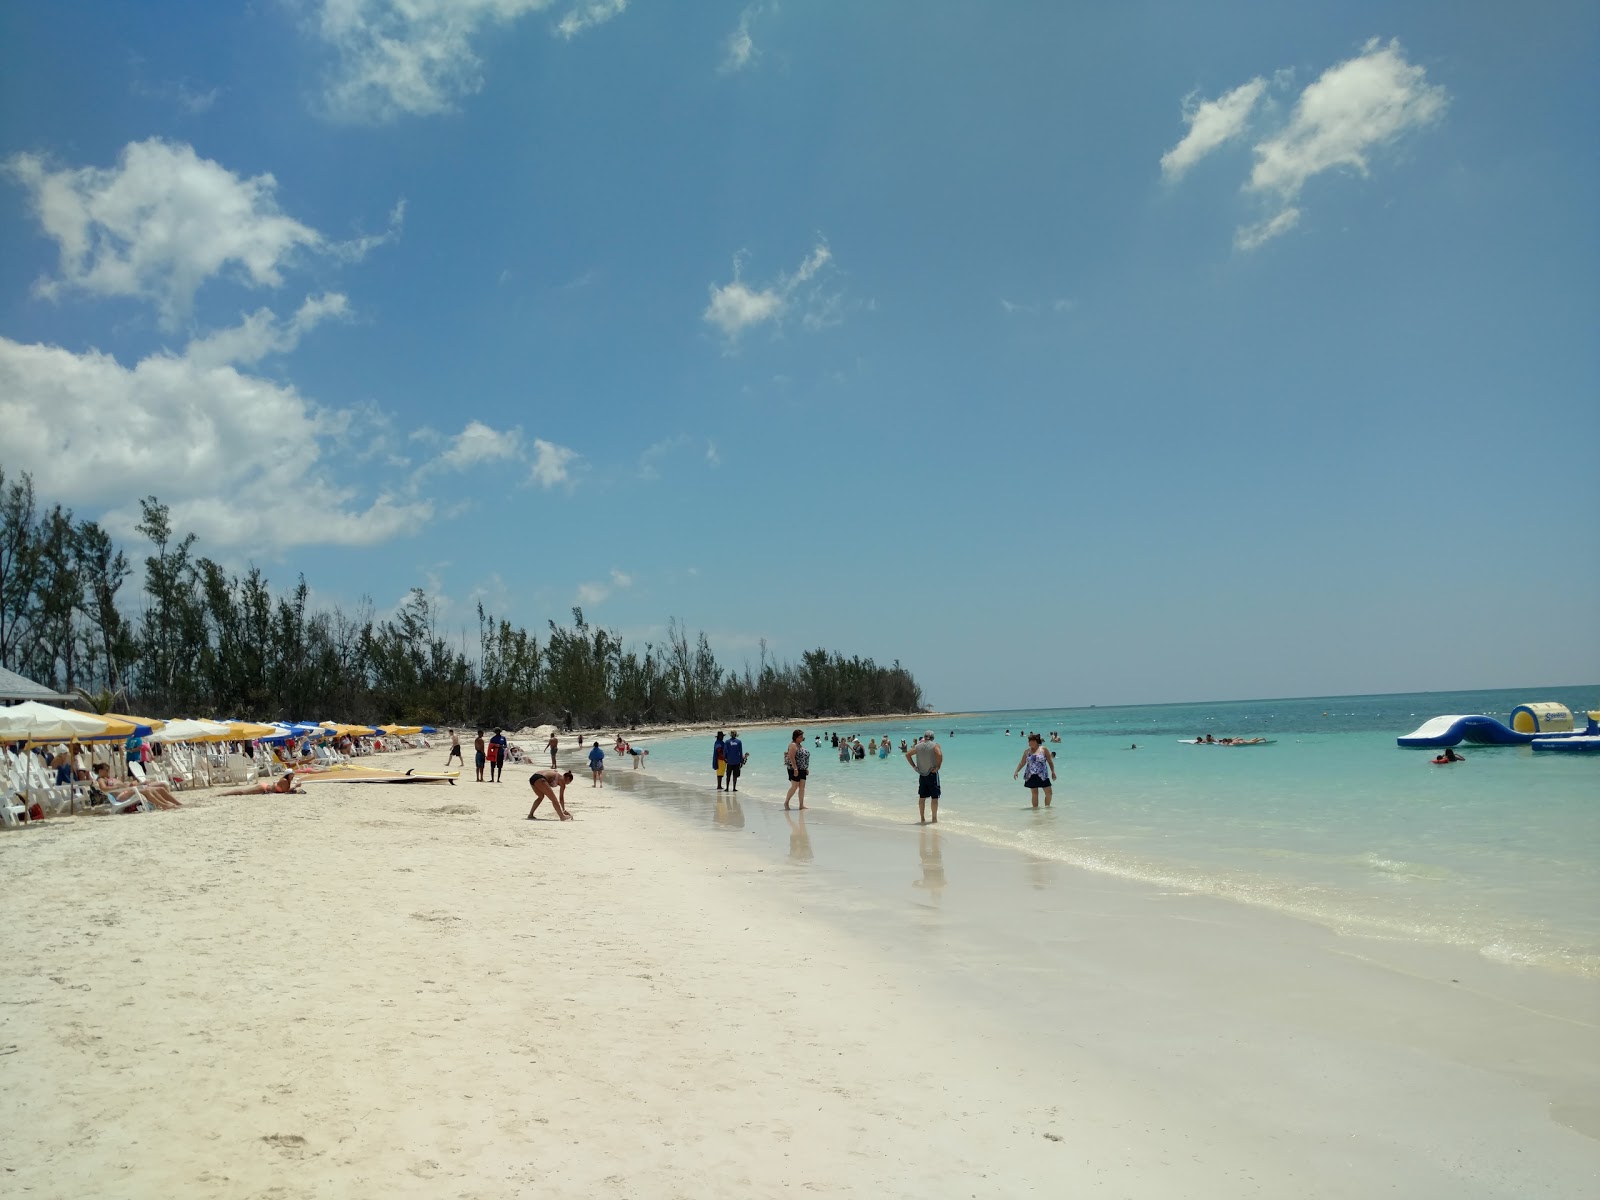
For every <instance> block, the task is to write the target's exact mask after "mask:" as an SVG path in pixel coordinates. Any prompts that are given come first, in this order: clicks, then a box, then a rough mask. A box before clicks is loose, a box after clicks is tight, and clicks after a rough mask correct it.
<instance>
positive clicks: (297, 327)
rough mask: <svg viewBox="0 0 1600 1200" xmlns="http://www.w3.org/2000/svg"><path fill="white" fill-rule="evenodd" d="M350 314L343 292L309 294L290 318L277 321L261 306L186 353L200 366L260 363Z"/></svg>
mask: <svg viewBox="0 0 1600 1200" xmlns="http://www.w3.org/2000/svg"><path fill="white" fill-rule="evenodd" d="M349 314H350V301H349V300H348V299H347V298H346V297H345V296H344V295H343V294H342V293H340V292H327V293H325V294H323V295H321V296H307V297H306V299H305V303H303V304H302V305H301V306H300V307H299V309H297V310H296V311H295V314H294V316H292V317H290V318H289V319H288V320H287V321H280V320H278V317H277V314H276V313H274V312H273V311H272V310H271V309H270V308H258V309H256V311H255V312H253V313H250V314H249V315H247V316H246V317H245V318H244V319H243V320H242V321H240V323H239V324H237V325H234V326H230V327H229V328H227V329H219V330H216V331H215V332H213V333H209V334H206V335H204V336H203V337H197V338H194V339H192V340H191V341H190V342H189V346H188V349H187V350H185V352H184V353H185V356H186V357H187V358H188V359H189V360H190V361H191V362H193V363H195V364H196V365H197V366H205V367H213V366H222V365H223V364H225V363H255V362H260V361H261V360H262V359H263V358H265V357H267V355H269V354H287V353H288V352H289V351H291V350H293V349H294V348H295V347H296V346H298V345H299V344H300V339H301V338H303V337H305V335H306V334H308V333H310V332H311V331H312V330H313V329H315V328H316V327H317V326H318V325H320V324H321V323H322V322H323V321H326V320H329V319H330V318H331V319H343V318H345V317H347V316H349Z"/></svg>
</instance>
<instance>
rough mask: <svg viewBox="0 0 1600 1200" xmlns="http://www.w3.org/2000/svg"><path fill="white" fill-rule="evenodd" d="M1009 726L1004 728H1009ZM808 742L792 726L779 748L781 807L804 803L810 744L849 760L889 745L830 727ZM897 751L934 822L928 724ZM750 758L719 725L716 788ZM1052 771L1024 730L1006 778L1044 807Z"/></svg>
mask: <svg viewBox="0 0 1600 1200" xmlns="http://www.w3.org/2000/svg"><path fill="white" fill-rule="evenodd" d="M1009 732H1010V731H1009V730H1007V733H1008V734H1009ZM954 733H955V731H954V730H951V734H952V736H954ZM1050 740H1051V741H1053V742H1058V743H1059V742H1060V741H1061V736H1060V735H1059V734H1057V733H1053V732H1052V733H1051V734H1050ZM811 742H812V747H807V745H806V733H805V730H803V729H796V730H795V731H794V732H793V733H792V734H790V736H789V745H788V746H787V747H786V748H785V749H784V752H783V766H784V772H785V774H786V775H787V776H788V777H789V790H788V791H787V792H786V793H785V794H784V797H783V807H784V808H785V809H786V810H787V809H788V808H789V807H790V806H791V805H792V804H793V805H796V806H797V807H799V808H801V809H804V808H805V806H806V781H807V780H808V779H809V778H810V774H811V748H813V747H814V748H818V749H820V748H821V747H822V746H824V745H828V746H831V747H832V748H834V749H836V750H837V751H838V754H839V761H840V762H842V763H848V762H856V761H860V760H863V759H867V758H878V759H886V758H888V757H889V754H890V751H891V750H892V749H893V746H894V743H893V741H892V739H891V738H890V737H889V735H888V734H885V735H884V736H883V737H882V738H878V737H870V738H868V739H867V741H866V742H865V743H864V744H863V743H862V741H861V739H860V738H859V737H857V736H856V735H854V734H849V733H846V734H842V735H841V734H838V733H831V732H830V733H823V734H815V735H813V736H812V738H811ZM899 752H900V755H901V756H902V757H903V758H904V759H905V760H906V762H907V764H909V765H910V767H911V769H912V770H914V771H915V772H916V774H917V816H918V822H919V824H929V825H931V824H937V823H938V820H939V799H940V796H941V795H942V793H943V788H942V786H941V785H940V782H939V773H940V771H941V770H943V768H944V748H943V747H942V746H940V745H939V742H938V738H937V736H936V735H935V734H934V732H933V730H931V729H930V730H928V731H927V732H925V733H924V734H923V735H922V736H921V737H919V738H916V739H915V740H913V741H911V742H909V743H908V742H907V741H906V739H904V738H901V739H900V747H899ZM749 762H750V755H749V753H748V752H747V751H746V750H745V748H744V743H743V742H741V741H740V740H739V734H738V731H737V730H735V731H734V733H733V735H732V736H731V737H725V736H724V735H723V733H722V731H721V730H720V729H719V730H718V731H717V736H716V741H715V742H714V743H713V744H712V748H711V768H712V770H713V772H714V773H715V775H716V780H717V791H719V792H721V791H729V792H734V791H737V790H738V777H739V772H740V771H742V770H743V768H744V767H745V766H746V765H748V764H749ZM1024 772H1026V775H1025V776H1024V775H1023V773H1024ZM1057 774H1058V773H1057V768H1056V755H1055V751H1053V750H1051V749H1050V748H1049V746H1047V745H1046V744H1045V737H1044V735H1043V734H1038V733H1030V734H1028V736H1027V749H1025V750H1024V751H1023V753H1022V758H1021V759H1019V760H1018V762H1017V767H1016V770H1014V771H1013V772H1012V773H1011V778H1012V779H1016V778H1018V777H1019V776H1023V780H1022V785H1023V787H1025V788H1027V789H1028V792H1029V795H1030V797H1031V799H1032V804H1033V807H1034V808H1038V807H1039V795H1040V793H1041V792H1042V793H1043V794H1044V807H1046V808H1049V807H1050V802H1051V799H1052V798H1053V796H1054V794H1055V783H1056V779H1057Z"/></svg>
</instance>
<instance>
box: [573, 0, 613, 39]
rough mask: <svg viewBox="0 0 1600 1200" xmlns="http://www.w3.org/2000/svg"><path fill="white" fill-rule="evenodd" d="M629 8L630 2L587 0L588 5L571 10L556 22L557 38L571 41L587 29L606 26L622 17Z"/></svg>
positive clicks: (581, 5) (584, 4)
mask: <svg viewBox="0 0 1600 1200" xmlns="http://www.w3.org/2000/svg"><path fill="white" fill-rule="evenodd" d="M627 7H628V0H586V3H583V4H579V5H576V6H575V7H573V8H571V9H569V10H568V12H567V14H566V16H564V17H562V18H561V20H559V21H557V22H556V36H557V37H562V38H566V39H567V40H568V41H571V40H572V39H573V38H575V37H577V36H578V34H580V33H582V32H583V31H584V30H585V29H593V28H594V27H595V26H596V25H604V24H605V23H606V22H607V21H609V20H611V18H612V17H617V16H621V15H622V13H623V11H624V10H625V9H626V8H627Z"/></svg>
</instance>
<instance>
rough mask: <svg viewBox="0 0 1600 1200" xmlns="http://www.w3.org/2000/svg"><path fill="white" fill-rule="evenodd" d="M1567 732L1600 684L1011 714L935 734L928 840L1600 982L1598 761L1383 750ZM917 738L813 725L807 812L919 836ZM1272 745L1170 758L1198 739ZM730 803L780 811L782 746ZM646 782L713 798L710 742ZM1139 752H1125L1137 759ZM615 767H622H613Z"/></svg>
mask: <svg viewBox="0 0 1600 1200" xmlns="http://www.w3.org/2000/svg"><path fill="white" fill-rule="evenodd" d="M1549 699H1553V700H1559V701H1561V702H1563V703H1565V704H1567V706H1568V707H1569V708H1571V709H1572V710H1573V712H1574V713H1575V714H1577V713H1580V712H1582V711H1585V710H1587V709H1590V708H1595V707H1600V685H1580V686H1564V687H1543V688H1522V689H1516V690H1514V691H1498V692H1454V693H1442V692H1439V693H1422V694H1415V695H1391V696H1360V697H1349V696H1345V697H1330V698H1310V699H1297V700H1261V701H1243V702H1228V703H1216V704H1182V705H1152V706H1139V707H1121V708H1091V709H1064V710H1054V711H1048V710H1047V711H1032V712H1004V713H988V714H977V715H973V716H966V717H960V718H952V717H946V718H942V719H938V723H937V724H936V725H934V726H932V727H933V728H934V729H935V731H936V732H937V733H938V735H939V740H940V742H941V744H942V745H943V747H944V750H945V769H944V772H943V777H942V784H943V789H944V799H943V801H942V802H941V807H940V826H941V828H942V829H944V830H945V831H946V833H950V834H963V835H966V836H970V837H975V838H979V839H981V840H983V841H986V842H989V843H991V844H994V845H1002V846H1011V847H1015V848H1016V849H1018V850H1021V851H1025V852H1027V853H1029V854H1031V855H1034V856H1037V857H1039V858H1043V859H1052V860H1057V861H1062V862H1068V863H1073V864H1076V865H1079V866H1084V867H1089V868H1092V869H1095V870H1100V871H1105V872H1109V873H1112V874H1116V875H1122V876H1126V877H1129V878H1135V879H1142V880H1147V881H1153V882H1157V883H1160V884H1162V885H1164V886H1168V887H1171V888H1172V889H1174V890H1180V891H1195V892H1203V893H1209V894H1215V895H1221V896H1226V897H1229V898H1232V899H1236V900H1240V901H1243V902H1247V903H1253V904H1261V905H1265V906H1268V907H1271V908H1275V909H1280V910H1285V911H1289V912H1294V913H1297V914H1299V915H1302V916H1306V917H1310V918H1312V919H1315V920H1318V921H1320V922H1323V923H1325V924H1327V925H1330V926H1332V927H1334V928H1337V929H1341V930H1348V931H1351V932H1361V933H1365V934H1369V935H1370V934H1379V935H1384V934H1387V935H1391V936H1394V937H1397V938H1407V939H1420V940H1425V941H1436V942H1444V943H1450V944H1456V945H1463V946H1470V947H1473V948H1475V949H1477V950H1478V951H1480V952H1481V953H1483V954H1485V955H1486V956H1488V957H1491V958H1496V959H1501V960H1505V961H1510V962H1521V963H1527V964H1533V965H1538V966H1542V967H1552V968H1559V969H1564V970H1571V971H1577V972H1580V973H1583V974H1589V975H1596V974H1600V756H1587V755H1562V754H1535V753H1533V752H1532V751H1531V750H1530V749H1529V748H1527V747H1475V746H1466V747H1463V751H1464V753H1465V755H1466V757H1467V760H1468V761H1467V762H1465V763H1461V764H1457V765H1454V766H1450V767H1435V766H1433V765H1431V764H1430V762H1429V759H1430V758H1431V757H1432V753H1431V752H1427V751H1420V750H1404V749H1401V748H1399V747H1397V746H1396V745H1395V741H1394V739H1395V738H1396V737H1397V736H1399V735H1401V734H1404V733H1408V732H1410V731H1411V730H1412V729H1414V728H1415V727H1416V726H1417V725H1419V724H1421V723H1422V721H1424V720H1426V719H1427V718H1429V717H1432V716H1436V715H1438V714H1441V713H1457V712H1461V713H1469V712H1486V713H1490V714H1491V715H1495V716H1498V717H1499V718H1500V719H1502V720H1504V719H1505V718H1506V716H1507V714H1508V713H1509V712H1510V710H1511V708H1512V707H1513V706H1514V705H1516V704H1519V703H1523V702H1526V701H1532V700H1549ZM928 727H929V726H928V724H927V721H926V720H924V721H921V722H918V723H917V724H915V725H911V724H905V723H901V724H895V723H881V724H873V725H861V724H851V725H843V724H840V725H838V726H836V727H830V726H828V725H827V724H826V723H823V724H820V725H817V726H808V727H807V729H806V732H807V744H808V746H810V747H811V751H812V759H811V780H810V784H809V792H808V797H807V798H808V802H809V803H810V804H811V805H812V806H813V807H818V808H833V809H838V810H842V811H846V812H849V813H851V814H853V815H855V816H856V817H859V818H861V819H865V820H872V821H883V822H893V823H901V824H903V823H906V822H908V821H909V822H912V823H914V822H915V820H916V776H915V775H914V774H913V772H912V770H911V768H910V767H909V766H908V765H907V764H906V762H905V761H904V759H902V758H901V757H900V754H899V752H898V746H899V743H900V741H901V740H902V739H906V740H908V741H909V740H910V739H911V738H912V737H914V736H916V735H917V734H919V733H921V732H922V731H923V729H924V728H928ZM831 728H837V729H839V730H841V731H849V732H854V733H856V734H857V735H858V736H860V737H861V738H862V740H863V741H865V740H867V739H869V738H872V737H881V736H882V735H884V734H887V735H889V738H890V740H891V742H892V743H893V744H894V746H895V747H896V749H895V751H893V752H892V753H891V754H890V756H889V757H888V758H886V759H878V758H871V759H868V760H866V761H861V762H857V761H852V762H849V763H841V762H839V761H838V759H837V757H836V753H835V751H834V750H833V749H832V747H831V746H828V745H823V746H817V745H815V743H814V738H815V737H816V736H818V735H822V734H824V733H825V732H827V731H829V730H830V729H831ZM1029 730H1037V731H1039V732H1047V731H1049V730H1058V731H1060V733H1061V735H1062V737H1063V739H1064V741H1063V743H1062V744H1061V745H1058V746H1054V747H1052V748H1053V749H1054V750H1055V751H1056V753H1057V755H1058V767H1059V769H1060V773H1061V778H1060V780H1059V784H1058V786H1057V788H1056V790H1055V795H1054V803H1053V806H1052V807H1051V808H1050V809H1049V810H1044V809H1041V810H1038V811H1035V810H1033V809H1032V808H1030V807H1029V803H1028V793H1027V791H1026V790H1025V789H1024V788H1023V787H1022V786H1021V783H1020V782H1015V783H1014V782H1012V779H1011V772H1012V770H1013V768H1014V767H1015V766H1016V765H1017V760H1018V759H1019V758H1020V757H1021V754H1022V752H1023V748H1024V743H1023V742H1022V737H1023V735H1024V734H1025V732H1026V731H1029ZM1205 733H1212V734H1214V735H1216V736H1218V737H1221V736H1225V735H1230V734H1231V735H1238V736H1254V735H1261V736H1265V737H1269V738H1273V739H1275V742H1274V744H1272V745H1266V746H1255V747H1241V748H1223V747H1204V746H1193V745H1184V744H1180V741H1179V739H1180V738H1181V739H1193V738H1194V737H1195V736H1196V735H1197V734H1205ZM743 741H744V744H745V748H746V751H747V753H749V754H750V755H751V760H752V761H751V762H750V764H749V766H747V767H746V770H745V775H744V778H743V780H742V781H741V790H742V791H743V792H744V793H746V794H748V795H749V796H750V797H752V798H757V799H759V798H781V797H782V795H783V792H784V790H785V789H786V787H787V782H786V780H785V778H784V773H783V765H782V761H781V756H782V753H783V749H784V747H785V746H786V745H787V742H788V734H787V731H786V730H771V729H763V730H755V731H752V732H750V733H748V734H746V735H745V736H744V737H743ZM641 744H648V745H649V746H650V747H651V751H652V753H651V755H650V757H649V760H648V761H649V764H650V770H651V771H653V772H655V773H659V774H662V775H665V776H668V777H671V778H674V779H679V780H683V781H687V782H693V783H697V784H701V785H703V786H704V787H705V789H706V790H707V791H708V792H710V791H711V790H712V788H713V786H714V784H713V776H712V772H711V769H710V763H711V745H712V739H711V737H710V736H707V735H695V736H693V737H684V738H663V739H656V740H652V741H649V742H646V743H641ZM1134 745H1137V747H1138V748H1137V749H1132V748H1131V747H1132V746H1134ZM609 765H610V766H612V767H613V768H618V767H621V766H622V764H621V763H619V762H617V761H616V759H615V757H612V758H611V759H610V760H609Z"/></svg>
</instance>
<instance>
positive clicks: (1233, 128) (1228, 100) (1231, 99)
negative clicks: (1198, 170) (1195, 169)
mask: <svg viewBox="0 0 1600 1200" xmlns="http://www.w3.org/2000/svg"><path fill="white" fill-rule="evenodd" d="M1266 90H1267V81H1266V80H1265V79H1262V78H1260V77H1259V76H1258V77H1256V78H1255V79H1252V80H1251V81H1250V82H1249V83H1245V84H1240V85H1239V86H1238V87H1236V88H1234V89H1233V91H1231V92H1227V93H1225V94H1224V95H1221V96H1218V97H1217V98H1216V99H1215V100H1202V101H1200V102H1199V103H1196V102H1195V98H1194V96H1192V95H1191V96H1190V97H1189V98H1188V99H1186V100H1185V101H1184V103H1183V110H1184V111H1183V119H1184V121H1185V122H1187V123H1188V126H1189V132H1188V133H1186V134H1184V136H1183V140H1182V141H1181V142H1179V143H1178V144H1177V145H1176V146H1174V147H1173V148H1172V149H1171V150H1168V151H1167V152H1166V153H1165V154H1163V155H1162V156H1161V173H1162V174H1163V175H1165V176H1166V177H1167V178H1168V179H1180V178H1182V177H1183V173H1184V172H1185V171H1187V170H1188V169H1189V168H1190V167H1192V166H1194V164H1195V163H1197V162H1199V161H1200V160H1201V159H1202V158H1204V157H1205V156H1206V155H1208V154H1210V153H1211V152H1212V151H1213V150H1215V149H1216V148H1217V147H1218V146H1220V145H1222V144H1223V143H1224V142H1227V141H1230V140H1232V139H1233V138H1236V137H1238V136H1239V135H1240V134H1241V133H1243V132H1244V128H1245V124H1246V123H1247V122H1248V121H1249V120H1250V114H1251V112H1252V111H1254V109H1255V106H1256V101H1257V100H1259V99H1261V93H1262V92H1264V91H1266Z"/></svg>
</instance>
